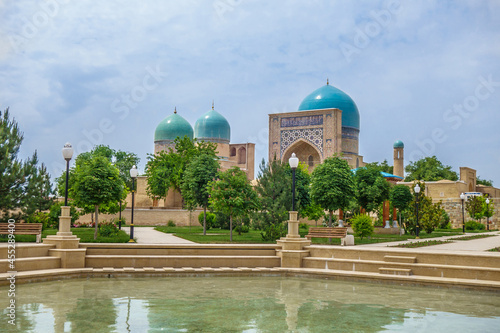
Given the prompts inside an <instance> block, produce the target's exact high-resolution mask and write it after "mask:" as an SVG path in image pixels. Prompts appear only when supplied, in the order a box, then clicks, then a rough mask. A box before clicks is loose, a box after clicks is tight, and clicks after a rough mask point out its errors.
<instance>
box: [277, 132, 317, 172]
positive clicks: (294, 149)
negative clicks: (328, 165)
mask: <svg viewBox="0 0 500 333" xmlns="http://www.w3.org/2000/svg"><path fill="white" fill-rule="evenodd" d="M292 153H295V155H296V156H297V157H298V158H299V161H300V162H302V163H305V164H306V165H307V166H308V167H309V172H312V171H313V170H314V168H315V167H316V166H317V165H318V164H320V163H321V162H322V157H321V153H320V152H319V150H318V148H316V147H314V146H313V145H312V144H311V143H309V142H308V141H306V140H303V139H299V140H297V141H296V142H294V143H293V144H292V145H290V146H289V147H288V148H287V149H286V150H285V151H284V153H283V157H282V159H281V161H282V162H283V163H288V159H289V158H290V156H292Z"/></svg>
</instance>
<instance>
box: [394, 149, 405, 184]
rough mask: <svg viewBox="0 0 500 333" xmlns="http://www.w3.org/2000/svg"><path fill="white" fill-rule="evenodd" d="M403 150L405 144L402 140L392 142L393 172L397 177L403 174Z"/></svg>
mask: <svg viewBox="0 0 500 333" xmlns="http://www.w3.org/2000/svg"><path fill="white" fill-rule="evenodd" d="M404 150H405V145H404V144H403V142H402V141H400V140H398V141H396V142H394V170H393V174H394V175H396V176H399V177H403V178H404V176H405V163H404Z"/></svg>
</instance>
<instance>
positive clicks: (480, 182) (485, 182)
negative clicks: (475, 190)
mask: <svg viewBox="0 0 500 333" xmlns="http://www.w3.org/2000/svg"><path fill="white" fill-rule="evenodd" d="M476 184H478V185H484V186H493V181H492V180H487V179H481V178H480V177H479V176H478V177H476Z"/></svg>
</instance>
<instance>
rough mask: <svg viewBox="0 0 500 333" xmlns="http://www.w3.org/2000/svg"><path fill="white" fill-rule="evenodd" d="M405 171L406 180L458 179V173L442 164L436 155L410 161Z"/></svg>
mask: <svg viewBox="0 0 500 333" xmlns="http://www.w3.org/2000/svg"><path fill="white" fill-rule="evenodd" d="M405 171H406V173H407V174H408V175H407V176H406V178H405V181H406V182H411V181H414V180H424V181H436V180H441V179H448V180H458V175H457V173H456V172H454V171H452V170H451V166H449V165H443V163H441V161H439V160H438V159H437V157H436V156H432V157H424V158H422V159H420V160H418V161H415V162H411V163H410V164H408V165H407V166H406V168H405Z"/></svg>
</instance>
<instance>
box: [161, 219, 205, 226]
mask: <svg viewBox="0 0 500 333" xmlns="http://www.w3.org/2000/svg"><path fill="white" fill-rule="evenodd" d="M198 219H199V217H198ZM201 223H203V218H202V219H201ZM167 227H175V222H174V221H172V220H168V222H167Z"/></svg>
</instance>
